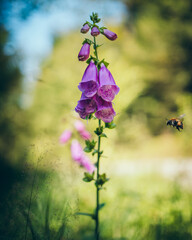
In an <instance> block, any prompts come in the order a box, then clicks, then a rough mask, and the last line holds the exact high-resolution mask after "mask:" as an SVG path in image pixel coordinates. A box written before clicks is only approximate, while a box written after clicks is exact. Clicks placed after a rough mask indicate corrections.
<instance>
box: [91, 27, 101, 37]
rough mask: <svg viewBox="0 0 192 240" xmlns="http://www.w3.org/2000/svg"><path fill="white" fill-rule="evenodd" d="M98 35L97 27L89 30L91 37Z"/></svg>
mask: <svg viewBox="0 0 192 240" xmlns="http://www.w3.org/2000/svg"><path fill="white" fill-rule="evenodd" d="M99 34H100V31H99V29H98V28H97V27H93V28H92V30H91V35H92V36H93V37H96V36H98V35H99Z"/></svg>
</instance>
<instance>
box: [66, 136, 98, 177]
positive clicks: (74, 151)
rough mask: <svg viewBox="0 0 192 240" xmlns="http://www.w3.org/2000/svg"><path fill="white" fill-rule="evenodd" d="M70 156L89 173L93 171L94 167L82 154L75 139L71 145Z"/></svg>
mask: <svg viewBox="0 0 192 240" xmlns="http://www.w3.org/2000/svg"><path fill="white" fill-rule="evenodd" d="M71 156H72V158H73V160H74V161H75V162H77V163H78V164H79V165H81V166H82V167H84V168H85V169H86V170H87V171H88V172H89V173H93V172H94V171H95V166H94V165H93V164H92V163H91V161H90V159H89V158H88V157H87V156H86V155H85V153H84V152H83V149H82V147H81V145H80V143H79V142H78V141H77V140H75V139H74V140H73V141H72V143H71Z"/></svg>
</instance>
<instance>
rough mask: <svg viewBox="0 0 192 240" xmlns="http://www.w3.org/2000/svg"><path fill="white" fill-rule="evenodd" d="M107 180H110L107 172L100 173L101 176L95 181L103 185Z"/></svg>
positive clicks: (97, 184)
mask: <svg viewBox="0 0 192 240" xmlns="http://www.w3.org/2000/svg"><path fill="white" fill-rule="evenodd" d="M107 181H109V178H107V177H106V174H105V173H103V174H102V175H99V178H98V179H97V180H96V181H95V185H96V186H97V187H98V186H101V187H102V186H103V184H105V183H106V182H107Z"/></svg>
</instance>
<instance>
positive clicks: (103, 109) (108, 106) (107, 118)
mask: <svg viewBox="0 0 192 240" xmlns="http://www.w3.org/2000/svg"><path fill="white" fill-rule="evenodd" d="M96 102H97V111H96V113H95V117H96V118H98V119H101V120H102V121H103V122H106V123H107V122H112V121H113V118H114V117H115V115H116V113H115V111H114V109H113V106H112V103H111V102H106V101H105V100H103V99H102V98H101V97H99V96H97V97H96Z"/></svg>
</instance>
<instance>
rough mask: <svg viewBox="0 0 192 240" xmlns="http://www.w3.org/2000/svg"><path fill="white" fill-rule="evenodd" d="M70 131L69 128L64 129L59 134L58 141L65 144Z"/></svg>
mask: <svg viewBox="0 0 192 240" xmlns="http://www.w3.org/2000/svg"><path fill="white" fill-rule="evenodd" d="M71 135H72V132H71V130H65V131H64V132H63V133H62V135H61V136H60V139H59V142H60V143H61V144H65V143H67V142H68V141H69V139H70V138H71Z"/></svg>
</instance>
